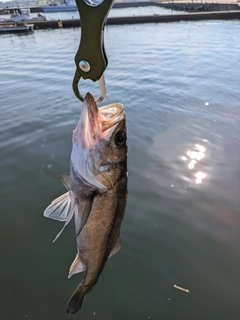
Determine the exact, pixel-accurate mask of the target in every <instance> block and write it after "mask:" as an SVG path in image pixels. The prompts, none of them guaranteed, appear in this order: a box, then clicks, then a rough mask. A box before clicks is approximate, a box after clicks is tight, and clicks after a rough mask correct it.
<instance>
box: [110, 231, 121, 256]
mask: <svg viewBox="0 0 240 320" xmlns="http://www.w3.org/2000/svg"><path fill="white" fill-rule="evenodd" d="M120 248H121V238H120V235H119V236H118V238H117V241H116V243H115V246H114V247H113V249H112V251H111V253H110V255H109V257H108V258H110V257H112V256H113V255H114V254H115V253H117V252H118V251H119V250H120Z"/></svg>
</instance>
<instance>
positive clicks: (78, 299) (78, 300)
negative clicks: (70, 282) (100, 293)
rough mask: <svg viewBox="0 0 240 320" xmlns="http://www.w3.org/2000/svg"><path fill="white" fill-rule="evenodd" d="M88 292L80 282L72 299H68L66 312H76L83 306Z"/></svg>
mask: <svg viewBox="0 0 240 320" xmlns="http://www.w3.org/2000/svg"><path fill="white" fill-rule="evenodd" d="M85 294H86V291H85V290H84V289H83V286H82V285H81V284H80V285H79V286H78V287H77V289H76V290H75V291H74V293H73V295H72V296H71V298H70V300H69V301H68V304H67V307H66V312H67V313H70V314H73V313H76V312H77V311H78V310H79V309H80V308H81V306H82V302H83V298H84V296H85Z"/></svg>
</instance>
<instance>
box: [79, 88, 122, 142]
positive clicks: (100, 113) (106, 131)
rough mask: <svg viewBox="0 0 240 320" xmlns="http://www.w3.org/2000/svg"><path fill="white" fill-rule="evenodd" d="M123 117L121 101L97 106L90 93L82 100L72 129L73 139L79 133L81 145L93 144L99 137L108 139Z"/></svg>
mask: <svg viewBox="0 0 240 320" xmlns="http://www.w3.org/2000/svg"><path fill="white" fill-rule="evenodd" d="M124 118H125V112H124V107H123V105H122V104H121V103H112V104H109V105H106V106H103V107H100V108H98V106H97V104H96V102H95V100H94V98H93V96H92V94H91V93H89V92H88V93H87V94H86V97H85V99H84V101H83V109H82V113H81V116H80V120H79V123H78V126H77V128H76V129H75V130H74V135H73V136H74V141H75V139H76V138H77V136H78V138H79V135H78V134H80V135H81V141H82V143H83V147H90V146H94V145H95V144H97V143H98V141H99V140H100V139H105V140H109V139H110V137H111V135H112V133H113V131H114V129H115V128H116V126H117V124H118V123H119V122H120V121H121V120H123V119H124Z"/></svg>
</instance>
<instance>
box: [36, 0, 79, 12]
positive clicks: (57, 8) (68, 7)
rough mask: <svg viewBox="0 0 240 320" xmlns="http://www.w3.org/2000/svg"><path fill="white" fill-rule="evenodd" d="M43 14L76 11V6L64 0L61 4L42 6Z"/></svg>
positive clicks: (72, 0)
mask: <svg viewBox="0 0 240 320" xmlns="http://www.w3.org/2000/svg"><path fill="white" fill-rule="evenodd" d="M42 9H43V11H44V12H61V11H77V10H78V8H77V5H76V2H75V1H74V0H64V2H63V3H61V4H56V3H53V4H49V5H42Z"/></svg>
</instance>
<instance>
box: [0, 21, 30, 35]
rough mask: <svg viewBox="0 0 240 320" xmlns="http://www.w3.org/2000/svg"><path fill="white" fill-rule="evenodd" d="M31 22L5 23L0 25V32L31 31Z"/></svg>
mask: <svg viewBox="0 0 240 320" xmlns="http://www.w3.org/2000/svg"><path fill="white" fill-rule="evenodd" d="M33 28H34V25H33V24H20V25H18V24H16V23H14V24H6V25H3V24H1V25H0V34H2V33H22V32H33Z"/></svg>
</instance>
